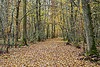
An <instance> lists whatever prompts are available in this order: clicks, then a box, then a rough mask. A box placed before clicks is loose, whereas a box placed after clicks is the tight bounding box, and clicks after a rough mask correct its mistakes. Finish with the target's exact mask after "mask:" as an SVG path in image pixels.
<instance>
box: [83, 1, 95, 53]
mask: <svg viewBox="0 0 100 67" xmlns="http://www.w3.org/2000/svg"><path fill="white" fill-rule="evenodd" d="M89 3H90V1H89V0H82V5H83V14H84V26H85V27H84V28H85V32H86V42H87V51H88V52H89V54H90V55H91V54H96V55H97V49H96V44H95V40H94V32H93V24H92V23H93V21H92V17H91V7H90V4H89Z"/></svg>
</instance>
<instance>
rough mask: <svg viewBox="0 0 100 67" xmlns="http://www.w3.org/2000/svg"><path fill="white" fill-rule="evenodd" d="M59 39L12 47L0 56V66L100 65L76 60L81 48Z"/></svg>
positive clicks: (82, 66)
mask: <svg viewBox="0 0 100 67" xmlns="http://www.w3.org/2000/svg"><path fill="white" fill-rule="evenodd" d="M60 41H61V39H49V40H47V41H45V42H39V43H37V44H32V45H30V46H29V47H21V48H12V49H10V53H9V54H5V55H1V56H0V67H100V66H99V65H97V64H95V63H91V62H89V61H84V60H78V59H77V58H78V57H79V56H78V54H79V52H81V49H76V48H75V47H73V46H66V45H64V43H63V42H62V41H61V42H60Z"/></svg>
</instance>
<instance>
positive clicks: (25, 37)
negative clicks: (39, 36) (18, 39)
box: [23, 0, 28, 46]
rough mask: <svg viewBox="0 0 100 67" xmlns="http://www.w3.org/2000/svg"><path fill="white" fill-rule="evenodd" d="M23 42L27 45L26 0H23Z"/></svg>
mask: <svg viewBox="0 0 100 67" xmlns="http://www.w3.org/2000/svg"><path fill="white" fill-rule="evenodd" d="M23 16H24V18H23V44H24V45H27V46H28V44H27V29H26V23H27V15H26V0H23Z"/></svg>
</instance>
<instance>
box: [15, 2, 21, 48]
mask: <svg viewBox="0 0 100 67" xmlns="http://www.w3.org/2000/svg"><path fill="white" fill-rule="evenodd" d="M20 2H21V0H17V6H16V44H15V47H17V41H18V35H19V33H18V32H19V23H18V18H19V6H20Z"/></svg>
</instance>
